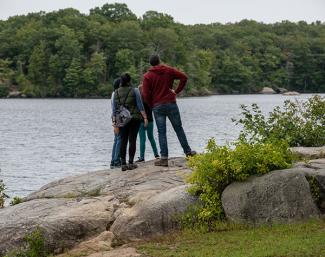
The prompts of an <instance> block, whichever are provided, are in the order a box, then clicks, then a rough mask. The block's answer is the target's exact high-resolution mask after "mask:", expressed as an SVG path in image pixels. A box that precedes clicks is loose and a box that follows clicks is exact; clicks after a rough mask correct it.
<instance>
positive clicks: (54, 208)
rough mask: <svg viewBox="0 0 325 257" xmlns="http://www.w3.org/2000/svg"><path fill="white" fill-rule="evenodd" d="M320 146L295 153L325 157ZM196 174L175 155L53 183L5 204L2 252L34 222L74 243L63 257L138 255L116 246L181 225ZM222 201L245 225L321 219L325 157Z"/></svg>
mask: <svg viewBox="0 0 325 257" xmlns="http://www.w3.org/2000/svg"><path fill="white" fill-rule="evenodd" d="M322 149H323V148H317V149H308V150H307V149H305V148H303V149H300V148H299V149H293V151H299V152H301V153H302V155H303V156H307V154H308V156H309V155H310V156H311V157H315V156H317V157H321V156H322V151H323V150H322ZM314 151H316V152H317V154H315V153H314ZM308 159H309V158H308ZM190 172H191V170H190V169H188V168H187V167H186V161H185V159H184V158H175V159H172V160H171V161H170V167H169V168H161V167H155V166H153V162H148V163H144V164H142V165H141V166H140V167H139V168H138V169H135V170H131V171H127V172H122V171H120V170H104V171H97V172H92V173H88V174H83V175H79V176H74V177H68V178H64V179H61V180H58V181H55V182H52V183H50V184H48V185H46V186H44V187H42V188H41V189H40V190H39V191H37V192H34V193H32V194H30V195H29V196H27V197H26V198H25V199H24V200H25V202H23V203H21V204H18V205H15V206H11V207H7V208H5V209H1V210H0V231H1V233H0V256H3V255H4V253H5V252H6V251H8V250H10V249H13V248H16V247H17V246H20V245H21V244H22V242H23V238H24V236H25V235H26V233H28V232H31V231H33V230H35V229H36V228H40V229H41V230H42V231H43V232H44V234H45V239H46V243H47V245H48V246H49V248H50V249H51V250H52V251H54V252H55V253H61V252H62V251H63V250H64V249H67V248H71V247H73V249H72V250H71V252H70V253H67V254H62V255H61V256H60V257H68V256H78V255H79V256H80V255H83V256H92V257H96V256H119V257H122V256H138V254H137V253H136V251H135V250H134V249H133V248H130V247H129V248H128V247H127V248H125V247H124V248H121V249H113V246H116V245H119V244H123V243H125V242H129V241H136V240H139V239H143V238H148V237H151V236H153V235H160V234H163V233H166V232H168V231H170V230H172V229H174V228H177V218H178V217H179V216H180V215H181V214H182V213H183V212H184V211H185V210H186V209H187V207H188V206H189V205H191V204H192V203H195V202H197V199H196V198H193V197H192V196H190V195H189V194H188V193H187V190H186V185H185V182H184V178H185V177H186V176H187V175H188V174H189V173H190ZM222 202H223V207H224V210H225V213H226V217H227V218H228V219H230V220H233V221H239V222H245V223H247V222H248V223H255V224H260V223H274V222H275V223H278V222H291V221H296V220H301V219H306V218H310V217H318V216H319V215H320V214H322V213H324V212H325V159H317V160H312V161H308V162H307V161H304V162H299V163H296V164H295V165H294V167H293V168H292V169H287V170H281V171H273V172H271V173H268V174H266V175H264V176H260V177H251V178H249V179H248V180H247V181H245V182H240V183H239V182H236V183H233V184H231V185H229V186H228V187H227V188H226V189H225V191H224V192H223V194H222ZM99 251H100V252H101V254H98V253H96V252H99ZM71 254H72V255H71Z"/></svg>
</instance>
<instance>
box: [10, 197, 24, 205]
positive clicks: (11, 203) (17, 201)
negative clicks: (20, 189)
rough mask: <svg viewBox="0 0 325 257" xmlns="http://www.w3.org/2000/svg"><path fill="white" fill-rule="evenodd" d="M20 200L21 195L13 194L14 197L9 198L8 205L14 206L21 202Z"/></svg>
mask: <svg viewBox="0 0 325 257" xmlns="http://www.w3.org/2000/svg"><path fill="white" fill-rule="evenodd" d="M22 202H23V199H22V198H21V197H19V196H15V197H14V198H13V199H12V200H11V202H10V205H11V206H14V205H17V204H20V203H22Z"/></svg>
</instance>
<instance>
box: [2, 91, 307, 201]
mask: <svg viewBox="0 0 325 257" xmlns="http://www.w3.org/2000/svg"><path fill="white" fill-rule="evenodd" d="M310 96H311V95H300V96H295V97H293V96H281V95H222V96H210V97H197V98H195V97H194V98H183V99H179V100H178V104H179V108H180V112H181V116H182V121H183V126H184V129H185V132H186V134H187V137H188V141H189V143H190V145H191V147H192V148H193V149H195V150H197V151H203V149H204V147H205V145H206V143H207V140H208V139H209V138H211V137H215V138H216V139H217V142H218V143H219V144H224V143H225V142H227V141H232V140H234V139H235V138H237V136H238V133H239V130H240V128H239V127H236V126H235V125H234V124H233V123H232V122H231V118H232V117H238V114H239V113H240V109H239V106H240V104H247V105H248V104H251V103H257V104H259V105H260V106H261V108H262V110H263V112H264V113H267V112H269V111H271V110H272V109H273V107H274V106H276V105H282V103H283V101H284V100H285V99H306V98H308V97H310ZM110 112H111V108H110V100H104V99H100V100H93V99H87V100H80V99H76V100H72V99H0V121H1V124H0V169H1V172H0V178H1V179H3V180H4V182H5V184H6V186H7V188H8V190H7V193H8V194H9V195H10V196H11V197H13V196H26V195H27V194H29V193H31V192H32V191H35V190H37V189H39V188H40V187H41V186H43V185H44V184H47V183H49V182H51V181H53V180H56V179H60V178H63V177H66V176H70V175H76V174H81V173H85V172H88V171H93V170H100V169H109V164H110V159H111V158H110V156H111V149H112V141H113V131H112V127H111V122H110ZM155 135H156V139H157V133H155ZM157 144H158V141H157ZM168 144H169V150H170V156H182V155H183V152H182V149H181V147H180V145H179V143H178V141H177V137H176V135H175V133H174V131H173V130H172V128H171V126H170V124H168ZM137 156H138V154H137V155H136V157H137ZM152 157H153V154H152V152H151V148H150V146H149V144H147V153H146V159H151V158H152ZM112 172H114V171H112Z"/></svg>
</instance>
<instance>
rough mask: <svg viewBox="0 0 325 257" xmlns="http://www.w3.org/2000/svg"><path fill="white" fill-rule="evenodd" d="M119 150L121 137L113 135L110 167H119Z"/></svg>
mask: <svg viewBox="0 0 325 257" xmlns="http://www.w3.org/2000/svg"><path fill="white" fill-rule="evenodd" d="M120 149H121V136H120V134H118V135H116V134H115V135H114V143H113V149H112V161H111V165H119V164H121V160H120Z"/></svg>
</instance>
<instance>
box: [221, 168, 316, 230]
mask: <svg viewBox="0 0 325 257" xmlns="http://www.w3.org/2000/svg"><path fill="white" fill-rule="evenodd" d="M222 205H223V208H224V211H225V214H226V217H227V218H228V219H229V220H232V221H235V222H241V223H247V222H248V223H254V224H263V223H283V222H290V221H297V220H302V219H308V218H312V217H318V215H319V210H318V209H317V206H316V204H315V203H314V201H313V198H312V195H311V193H310V187H309V183H308V181H307V180H306V178H305V176H304V175H303V174H301V173H299V172H297V171H296V170H294V169H293V170H286V171H273V172H271V173H269V174H266V175H264V176H261V177H251V178H250V179H248V180H247V181H245V182H236V183H232V184H231V185H229V186H228V187H227V188H226V189H225V190H224V192H223V193H222Z"/></svg>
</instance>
